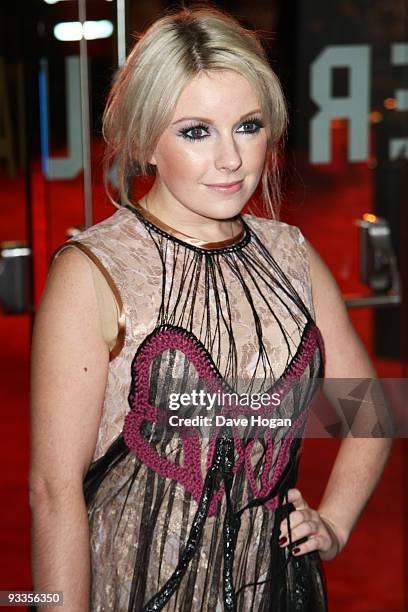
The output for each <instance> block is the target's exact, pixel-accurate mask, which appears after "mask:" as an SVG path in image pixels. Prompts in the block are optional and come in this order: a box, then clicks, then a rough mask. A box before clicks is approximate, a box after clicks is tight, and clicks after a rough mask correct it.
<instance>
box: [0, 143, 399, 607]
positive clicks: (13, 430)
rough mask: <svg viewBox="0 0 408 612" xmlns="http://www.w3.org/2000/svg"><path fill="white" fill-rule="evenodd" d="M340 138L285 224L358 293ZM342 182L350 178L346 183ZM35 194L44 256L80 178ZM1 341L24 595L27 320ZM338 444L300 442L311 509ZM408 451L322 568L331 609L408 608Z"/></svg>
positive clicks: (364, 200)
mask: <svg viewBox="0 0 408 612" xmlns="http://www.w3.org/2000/svg"><path fill="white" fill-rule="evenodd" d="M337 138H338V141H337V142H338V144H339V146H338V147H337V148H336V154H337V156H338V157H337V160H336V163H335V164H332V165H331V166H330V168H324V167H320V168H316V169H315V170H314V173H315V176H313V175H312V174H311V173H309V174H304V175H302V181H303V183H302V182H301V181H299V185H298V186H296V185H295V186H294V187H292V188H291V190H289V193H288V202H287V203H286V205H285V207H284V210H283V211H282V213H283V214H282V219H283V220H285V221H288V222H290V223H293V224H295V225H298V226H299V227H300V228H301V229H302V231H303V233H304V234H305V236H306V237H307V238H308V239H309V240H310V241H311V242H312V243H313V244H314V246H315V247H316V248H317V249H318V250H319V251H320V252H321V254H322V256H323V257H324V259H325V260H326V262H327V263H328V265H329V267H330V268H331V270H332V272H333V273H334V275H335V277H336V279H337V280H338V282H339V284H340V286H341V288H342V290H343V291H359V290H361V289H362V288H361V287H360V285H359V282H358V277H357V265H358V257H357V254H358V241H357V229H356V228H355V226H354V225H353V222H354V219H356V218H358V217H361V215H362V214H363V213H364V212H370V211H371V201H372V191H371V190H372V187H371V184H372V177H371V174H370V170H369V169H368V167H367V165H366V164H354V165H346V163H345V161H344V159H345V156H343V153H342V147H341V146H340V145H341V142H342V134H341V133H339V134H338V137H337ZM344 176H347V181H343V180H342V177H344ZM0 184H1V189H2V204H1V207H0V227H1V230H0V240H1V241H4V240H12V239H13V240H14V239H26V236H27V228H26V219H25V208H24V184H23V179H22V177H20V179H19V180H17V181H11V180H9V179H7V178H6V177H5V176H1V177H0ZM310 185H312V186H310ZM334 187H335V188H334ZM33 191H34V194H41V193H44V194H45V212H46V215H47V225H48V228H49V229H50V233H49V239H47V243H46V244H45V245H44V248H46V250H47V253H48V256H49V255H51V253H52V251H53V250H54V248H56V246H58V244H60V243H61V242H63V240H64V239H65V237H66V236H65V231H66V229H67V228H68V227H70V226H72V225H81V223H82V178H81V177H78V178H77V179H76V180H75V181H71V182H62V181H60V182H53V183H47V184H45V185H44V184H43V182H42V178H41V176H40V174H39V172H38V170H37V171H36V173H35V175H34V177H33ZM94 207H95V218H94V223H96V222H97V221H99V220H101V219H103V218H104V217H106V216H108V215H110V214H112V213H113V212H114V209H113V207H112V205H110V204H109V203H108V201H107V199H106V197H105V195H104V193H103V187H102V183H101V177H100V167H99V165H96V168H95V170H94ZM328 236H329V240H327V237H328ZM351 316H352V320H353V322H354V324H355V326H356V328H357V330H358V332H359V334H360V335H361V337H362V338H363V340H364V343H365V345H366V347H367V349H368V350H369V352H370V353H372V349H371V347H372V325H371V318H372V312H371V311H370V310H368V309H360V310H356V311H353V312H351ZM0 342H1V351H0V366H1V367H0V376H1V388H2V402H1V407H0V411H1V414H0V417H1V422H2V444H1V446H0V465H1V466H2V468H1V478H0V499H1V504H0V590H30V588H31V580H30V559H29V548H30V528H29V507H28V491H27V474H28V457H29V448H28V447H29V434H28V427H29V421H28V408H29V407H28V391H29V343H30V319H29V316H28V315H19V316H5V315H3V314H1V315H0ZM375 365H376V367H377V371H378V374H379V375H380V376H384V377H386V376H389V377H400V376H403V372H402V368H401V365H400V363H398V362H392V361H384V360H383V361H379V360H375ZM405 375H406V374H405ZM49 383H50V384H52V381H51V380H50V381H49ZM337 448H338V441H337V440H306V441H305V443H304V449H303V456H302V461H301V468H300V479H299V483H298V486H299V488H300V489H301V490H302V492H303V494H304V496H305V497H306V499H307V500H308V501H309V503H310V505H312V506H313V505H317V504H318V500H319V497H320V496H321V494H322V492H323V488H324V483H325V481H326V479H327V477H328V473H329V470H330V465H331V463H332V462H333V460H334V457H335V453H336V450H337ZM404 450H405V452H406V449H405V448H404V443H403V442H401V441H397V442H396V443H395V445H394V448H393V451H392V455H391V459H390V461H389V463H388V465H387V467H386V470H385V474H384V477H383V479H382V481H381V483H380V485H379V487H378V489H377V490H376V492H375V494H374V495H373V497H372V499H371V500H370V502H369V504H368V507H367V509H366V511H365V513H364V515H363V517H362V519H361V520H360V522H359V524H358V526H357V528H356V530H355V531H354V533H353V535H352V537H351V539H350V541H349V544H348V546H347V548H346V549H345V550H344V551H343V553H342V554H341V555H340V556H339V557H338V558H337V559H336V560H334V561H331V562H328V563H326V564H325V569H326V574H327V578H328V587H329V597H330V599H329V603H330V606H329V609H330V611H331V612H343V611H345V610H347V611H350V612H402V611H403V610H405V608H404V576H403V567H404V566H403V555H404V553H405V554H406V550H405V551H404V541H403V540H404V507H403V503H404V500H403V451H404ZM56 460H58V454H57V452H56ZM405 520H406V519H405ZM4 609H6V608H4ZM10 609H11V608H10Z"/></svg>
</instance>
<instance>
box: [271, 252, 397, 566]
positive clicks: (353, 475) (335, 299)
mask: <svg viewBox="0 0 408 612" xmlns="http://www.w3.org/2000/svg"><path fill="white" fill-rule="evenodd" d="M308 250H309V260H310V274H311V281H312V292H313V303H314V307H315V315H316V323H317V325H318V327H319V329H320V331H321V333H322V336H323V340H324V344H325V352H326V368H325V376H326V378H327V379H336V378H338V379H353V378H354V379H355V378H375V377H376V373H375V370H374V368H373V365H372V363H371V361H370V359H369V357H368V355H367V353H366V351H365V349H364V347H363V345H362V342H361V340H360V339H359V337H358V336H357V334H356V332H355V330H354V328H353V326H352V324H351V321H350V319H349V317H348V314H347V310H346V307H345V304H344V302H343V299H342V296H341V293H340V291H339V289H338V287H337V284H336V282H335V280H334V278H333V276H332V275H331V273H330V271H329V269H328V268H327V266H326V265H325V264H324V262H323V261H322V259H321V258H320V256H319V255H318V253H317V252H316V251H315V250H314V249H313V247H311V245H310V244H308ZM351 382H352V381H351ZM346 383H347V381H344V382H342V381H340V385H339V387H340V388H342V389H343V390H344V387H345V386H346ZM351 388H352V384H351V387H350V389H351ZM332 389H333V387H332ZM326 394H327V395H328V397H329V399H330V400H331V401H332V402H333V404H335V402H336V399H337V398H336V397H335V394H334V393H333V397H330V395H331V394H330V387H329V392H328V393H327V391H326ZM391 446H392V441H391V439H389V438H352V437H346V438H344V439H343V441H342V443H341V445H340V449H339V451H338V454H337V457H336V460H335V463H334V465H333V469H332V471H331V474H330V478H329V481H328V483H327V486H326V489H325V492H324V495H323V498H322V500H321V502H320V505H319V508H318V510H317V511H315V510H312V509H310V508H309V506H308V505H307V503H306V502H305V501H304V499H303V497H302V495H301V493H300V491H298V490H297V489H292V490H291V491H290V494H289V502H292V503H293V504H294V505H295V508H296V511H294V512H293V513H291V514H292V516H291V524H292V525H293V527H294V529H293V539H294V540H298V539H300V538H302V537H305V536H308V540H307V541H306V542H305V543H303V544H301V545H299V547H298V549H299V550H298V551H297V554H304V553H306V552H310V551H311V550H315V549H317V550H319V553H320V556H321V558H322V559H332V558H334V557H335V556H336V555H337V554H338V552H339V551H340V550H341V549H342V548H343V547H344V546H345V544H346V542H347V540H348V538H349V537H350V534H351V532H352V530H353V528H354V527H355V525H356V523H357V520H358V518H359V516H360V514H361V512H362V511H363V509H364V507H365V505H366V503H367V501H368V499H369V498H370V496H371V494H372V492H373V490H374V488H375V486H376V485H377V483H378V481H379V479H380V476H381V474H382V472H383V469H384V466H385V463H386V461H387V458H388V455H389V453H390V450H391ZM292 519H293V520H292ZM281 532H282V533H281V535H282V537H285V536H287V529H286V525H285V522H284V523H283V524H282V529H281ZM282 544H285V545H286V542H283V543H282Z"/></svg>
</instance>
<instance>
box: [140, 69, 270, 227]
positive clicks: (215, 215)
mask: <svg viewBox="0 0 408 612" xmlns="http://www.w3.org/2000/svg"><path fill="white" fill-rule="evenodd" d="M266 150H267V134H266V130H265V128H264V127H263V122H262V115H261V109H260V105H259V102H258V100H257V97H256V95H255V92H254V90H253V88H252V86H251V84H250V83H249V82H248V81H247V80H246V79H245V78H244V77H243V76H241V75H240V74H238V73H236V72H233V71H229V70H228V71H212V72H210V73H209V74H208V75H207V74H204V73H201V74H199V75H198V76H197V77H195V78H194V79H193V80H192V81H191V82H190V83H189V85H188V86H187V87H186V88H185V89H184V90H183V92H182V93H181V95H180V97H179V99H178V102H177V105H176V108H175V112H174V115H173V117H172V120H171V122H170V125H169V126H168V127H167V129H166V130H165V131H164V133H163V134H162V136H161V137H160V139H159V141H158V143H157V147H156V149H155V151H154V154H153V156H152V158H151V159H150V160H149V161H150V163H153V164H155V165H156V166H157V175H156V182H155V185H154V187H153V190H152V195H154V201H155V202H156V208H157V209H158V208H159V207H160V210H161V211H162V212H164V213H166V212H167V213H168V214H169V213H172V214H175V215H176V216H178V218H179V219H180V218H183V220H185V221H187V222H188V221H190V222H192V223H194V222H198V221H199V219H200V217H201V218H203V217H206V218H210V219H220V220H221V219H229V218H231V217H233V216H235V215H236V214H238V213H239V212H240V211H241V209H242V208H243V206H244V205H245V203H246V202H247V201H248V200H249V198H250V197H251V195H252V194H253V192H254V191H255V188H256V186H257V184H258V182H259V179H260V177H261V174H262V170H263V167H264V162H265V154H266ZM150 200H151V198H150V194H149V202H150ZM156 212H157V210H156Z"/></svg>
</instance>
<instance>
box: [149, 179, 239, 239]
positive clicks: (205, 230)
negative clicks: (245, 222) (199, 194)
mask: <svg viewBox="0 0 408 612" xmlns="http://www.w3.org/2000/svg"><path fill="white" fill-rule="evenodd" d="M139 205H140V206H141V207H142V208H143V209H145V210H147V211H148V212H149V213H150V214H151V215H153V216H154V217H156V218H157V219H158V220H159V221H161V222H163V223H165V224H166V225H168V226H170V227H172V228H173V229H175V230H176V231H177V232H179V233H181V234H184V235H185V236H189V237H193V238H197V239H201V240H206V241H219V240H221V241H222V240H227V239H230V238H233V237H234V236H236V235H237V234H239V232H240V231H241V230H242V222H241V220H240V217H239V214H238V215H235V216H234V217H231V218H229V219H213V218H210V217H205V216H203V215H201V214H199V213H196V212H195V211H192V210H190V209H188V210H186V208H185V207H184V206H183V205H182V204H180V203H178V202H172V201H168V200H167V198H162V197H161V196H160V194H159V193H158V192H157V190H156V189H155V188H154V186H153V188H152V189H151V190H150V191H149V192H148V193H147V194H146V195H145V196H144V197H143V198H142V199H141V200H139Z"/></svg>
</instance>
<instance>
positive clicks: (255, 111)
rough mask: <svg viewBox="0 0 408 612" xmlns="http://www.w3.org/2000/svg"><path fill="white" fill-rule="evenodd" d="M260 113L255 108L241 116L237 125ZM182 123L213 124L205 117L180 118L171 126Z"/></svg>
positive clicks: (259, 110) (258, 109)
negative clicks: (200, 122) (199, 122)
mask: <svg viewBox="0 0 408 612" xmlns="http://www.w3.org/2000/svg"><path fill="white" fill-rule="evenodd" d="M260 112H261V109H260V108H257V109H255V110H253V111H249V113H245V115H242V117H240V118H239V119H238V122H237V123H240V121H242V120H243V119H246V118H247V117H250V116H251V115H255V114H257V113H260ZM182 121H203V122H204V123H210V124H212V123H213V122H212V120H211V119H206V118H205V117H182V118H181V119H177V121H174V122H173V123H172V125H176V124H177V123H181V122H182Z"/></svg>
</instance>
